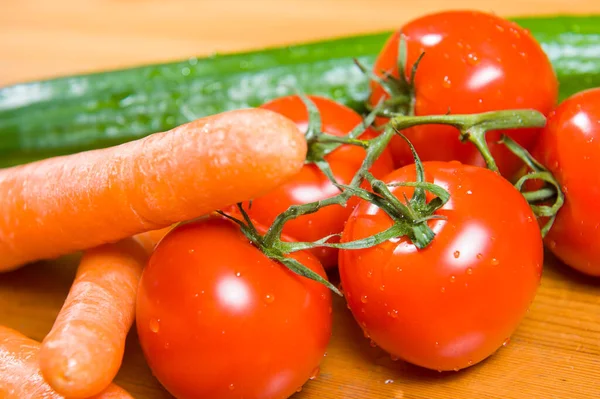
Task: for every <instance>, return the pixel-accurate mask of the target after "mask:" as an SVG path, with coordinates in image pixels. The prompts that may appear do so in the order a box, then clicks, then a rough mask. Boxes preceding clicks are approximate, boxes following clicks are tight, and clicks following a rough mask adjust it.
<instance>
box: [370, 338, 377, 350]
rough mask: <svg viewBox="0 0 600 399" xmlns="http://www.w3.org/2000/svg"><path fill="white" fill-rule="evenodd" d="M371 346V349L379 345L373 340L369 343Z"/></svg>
mask: <svg viewBox="0 0 600 399" xmlns="http://www.w3.org/2000/svg"><path fill="white" fill-rule="evenodd" d="M369 345H371V348H377V344H376V343H375V341H373V340H370V341H369Z"/></svg>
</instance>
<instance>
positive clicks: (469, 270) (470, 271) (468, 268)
mask: <svg viewBox="0 0 600 399" xmlns="http://www.w3.org/2000/svg"><path fill="white" fill-rule="evenodd" d="M467 274H468V275H471V274H473V269H472V268H470V267H467Z"/></svg>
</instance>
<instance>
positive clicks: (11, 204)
mask: <svg viewBox="0 0 600 399" xmlns="http://www.w3.org/2000/svg"><path fill="white" fill-rule="evenodd" d="M306 147H307V145H306V140H305V139H304V136H303V135H302V133H301V132H300V131H299V130H298V127H297V126H296V125H295V124H294V123H293V122H291V121H290V120H289V119H287V118H285V117H284V116H281V115H279V114H276V113H274V112H272V111H268V110H263V109H246V110H237V111H229V112H225V113H221V114H218V115H214V116H210V117H206V118H202V119H199V120H196V121H194V122H190V123H188V124H185V125H182V126H179V127H177V128H175V129H173V130H171V131H168V132H164V133H156V134H154V135H151V136H148V137H145V138H143V139H140V140H137V141H133V142H129V143H126V144H122V145H119V146H115V147H110V148H105V149H100V150H94V151H88V152H83V153H79V154H73V155H68V156H63V157H56V158H50V159H46V160H43V161H39V162H34V163H31V164H27V165H20V166H16V167H13V168H8V169H3V170H0V215H1V216H0V271H6V270H9V269H13V268H16V267H18V266H20V265H23V264H25V263H28V262H32V261H35V260H41V259H50V258H55V257H58V256H61V255H65V254H69V253H72V252H75V251H79V250H84V249H88V248H93V247H96V246H98V245H101V244H105V243H108V242H115V241H118V240H121V239H123V238H126V237H131V236H133V235H135V234H138V233H141V232H144V231H148V230H155V229H160V228H164V227H167V226H169V225H171V224H173V223H176V222H180V221H185V220H189V219H193V218H196V217H198V216H201V215H204V214H206V213H209V212H212V211H214V210H216V209H221V208H223V207H226V206H228V205H231V204H234V203H236V202H240V201H245V200H249V199H252V198H254V197H256V196H259V195H261V194H264V193H266V192H268V191H270V190H272V189H274V188H275V187H276V186H277V185H279V184H280V183H282V182H283V181H284V180H285V179H287V178H289V177H291V176H292V175H294V174H295V173H296V172H298V171H299V170H300V168H301V167H302V165H303V163H304V158H305V155H306Z"/></svg>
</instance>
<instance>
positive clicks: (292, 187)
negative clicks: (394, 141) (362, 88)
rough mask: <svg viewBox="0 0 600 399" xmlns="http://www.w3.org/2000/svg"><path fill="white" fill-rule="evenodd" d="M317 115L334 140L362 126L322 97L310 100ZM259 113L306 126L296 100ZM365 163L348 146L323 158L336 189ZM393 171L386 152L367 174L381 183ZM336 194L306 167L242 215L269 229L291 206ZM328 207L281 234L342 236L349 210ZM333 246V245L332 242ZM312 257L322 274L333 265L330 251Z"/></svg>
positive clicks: (303, 108) (333, 254)
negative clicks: (315, 108)
mask: <svg viewBox="0 0 600 399" xmlns="http://www.w3.org/2000/svg"><path fill="white" fill-rule="evenodd" d="M309 98H310V99H311V100H312V101H313V102H314V103H315V105H316V106H317V108H318V109H319V111H320V113H321V120H322V124H323V126H322V128H323V129H322V130H323V131H324V132H326V133H328V134H331V135H335V136H344V135H346V134H348V133H349V132H350V131H351V130H352V129H354V128H355V127H356V126H357V125H359V124H360V123H361V120H362V119H361V117H360V115H358V114H357V113H356V112H354V111H353V110H352V109H350V108H348V107H346V106H344V105H342V104H339V103H336V102H334V101H332V100H329V99H326V98H322V97H314V96H310V97H309ZM262 108H266V109H269V110H271V111H274V112H277V113H280V114H282V115H285V116H287V117H288V118H290V119H291V120H293V121H294V122H296V124H297V125H298V126H299V127H300V128H301V129H306V127H307V125H308V113H307V111H306V106H305V105H304V103H303V102H302V101H301V99H300V98H299V97H297V96H289V97H282V98H278V99H276V100H273V101H271V102H269V103H266V104H264V105H263V106H262ZM376 135H377V134H376V132H375V131H374V130H371V129H367V130H366V131H365V132H364V133H363V134H362V135H361V136H360V137H361V138H363V139H369V138H373V137H375V136H376ZM364 157H365V150H364V149H363V148H361V147H357V146H353V145H343V146H341V147H339V148H338V149H337V150H335V151H334V152H332V153H331V154H329V155H327V156H326V158H325V159H326V160H327V161H328V162H329V164H330V166H331V169H332V171H333V175H334V176H335V179H336V180H337V181H338V182H339V183H343V184H348V183H350V181H351V180H352V178H353V177H354V175H355V174H356V172H357V171H358V169H359V168H360V166H361V164H362V162H363V160H364ZM392 170H393V161H392V158H391V154H390V152H389V151H388V150H386V151H384V152H383V154H381V156H380V157H379V159H378V160H377V161H376V162H375V164H374V165H373V166H372V168H371V172H372V173H373V174H374V175H375V176H376V177H381V176H383V175H385V174H387V173H389V172H391V171H392ZM338 193H339V190H338V189H337V188H336V187H335V186H334V185H333V184H331V182H330V181H329V180H328V179H327V177H326V176H325V175H324V174H323V173H322V172H321V171H320V170H319V168H318V167H316V166H315V165H314V164H306V165H305V166H304V167H303V168H302V169H301V170H300V172H299V173H298V174H297V175H296V176H295V177H294V178H292V179H291V180H289V181H288V182H286V183H284V184H282V185H281V186H280V187H279V188H278V189H276V190H273V191H271V192H270V193H268V194H266V195H264V196H262V197H260V198H256V199H254V200H253V201H252V207H248V206H247V205H246V206H245V207H244V209H246V210H247V212H248V213H249V214H250V216H251V217H252V218H253V219H256V220H257V221H258V222H260V223H261V224H264V225H266V226H270V225H271V224H272V223H273V220H275V217H276V216H277V215H279V214H280V213H282V212H283V211H285V210H286V209H287V208H289V207H290V206H291V205H294V204H305V203H308V202H313V201H318V200H322V199H326V198H329V197H332V196H334V195H335V194H338ZM354 204H356V201H351V202H350V203H349V204H348V206H346V207H342V206H339V205H334V206H329V207H326V208H322V209H320V210H319V211H318V212H316V213H313V214H311V215H305V216H301V217H299V218H297V219H295V220H291V221H289V222H288V223H287V224H286V225H285V228H284V230H283V232H284V234H287V235H289V236H291V237H293V238H295V239H297V240H299V241H316V240H318V239H321V238H323V237H325V236H328V235H330V234H336V233H341V231H342V229H343V228H344V222H345V221H346V220H347V219H348V216H350V213H351V212H352V209H353V205H354ZM332 241H334V240H332ZM313 253H314V254H315V255H316V256H317V257H318V258H319V260H320V261H321V263H322V264H323V266H325V267H326V268H330V267H334V266H335V265H336V264H337V250H336V249H332V248H317V249H314V250H313Z"/></svg>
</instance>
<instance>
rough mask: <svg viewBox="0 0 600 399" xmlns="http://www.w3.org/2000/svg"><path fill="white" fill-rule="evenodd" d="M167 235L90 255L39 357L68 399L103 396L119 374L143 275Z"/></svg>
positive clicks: (56, 387)
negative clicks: (159, 244) (149, 260)
mask: <svg viewBox="0 0 600 399" xmlns="http://www.w3.org/2000/svg"><path fill="white" fill-rule="evenodd" d="M164 233H165V231H163V230H160V231H158V232H152V233H148V234H142V235H140V236H138V237H136V238H129V239H124V240H122V241H119V242H117V243H114V244H105V245H102V246H100V247H96V248H94V249H90V250H87V251H85V252H84V254H83V257H82V258H81V262H80V264H79V268H78V269H77V274H76V276H75V280H74V281H73V285H72V286H71V290H70V291H69V295H68V296H67V298H66V300H65V303H64V305H63V307H62V309H61V310H60V312H59V314H58V317H57V318H56V321H55V322H54V325H53V326H52V330H51V331H50V333H48V335H47V336H46V338H45V339H44V341H43V342H42V347H41V350H40V355H39V362H40V368H41V371H42V375H43V376H44V378H45V380H46V381H47V382H48V384H49V385H50V386H51V387H52V388H53V389H54V390H55V391H56V392H58V393H60V394H62V395H64V396H66V397H68V398H88V397H90V396H93V395H96V394H98V393H100V392H102V391H103V390H104V389H105V388H106V387H108V386H109V385H110V383H111V382H112V380H113V379H114V378H115V376H116V375H117V372H118V371H119V368H120V367H121V362H122V360H123V354H124V352H125V339H126V338H127V333H128V332H129V329H130V328H131V325H132V324H133V320H134V315H135V297H136V292H137V287H138V283H139V279H140V276H141V274H142V270H143V268H144V266H145V264H146V261H147V258H148V256H149V254H150V252H151V249H152V247H153V246H152V245H151V244H152V242H157V241H158V240H159V239H160V238H161V234H164Z"/></svg>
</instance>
